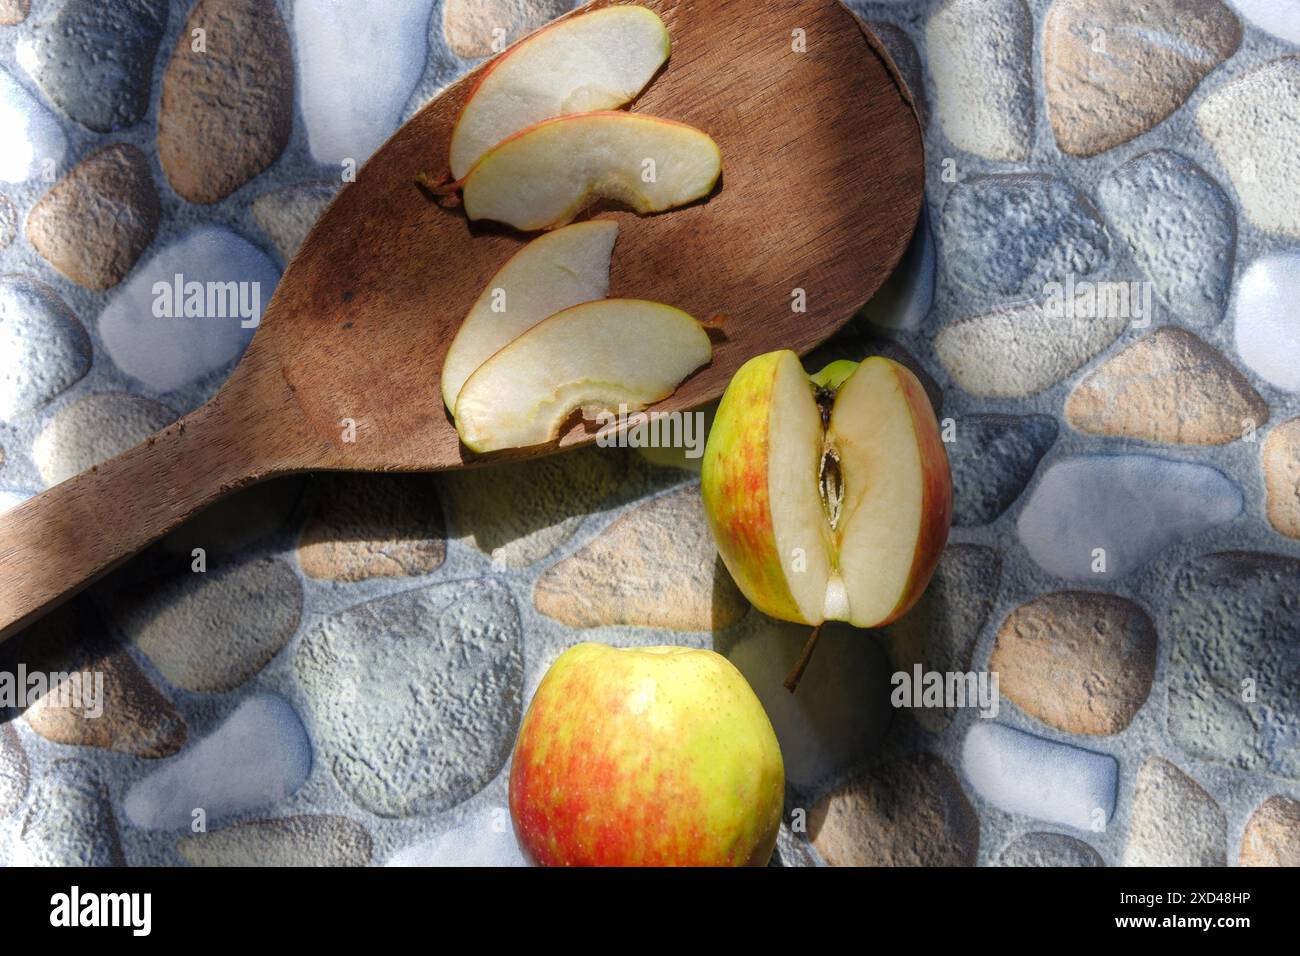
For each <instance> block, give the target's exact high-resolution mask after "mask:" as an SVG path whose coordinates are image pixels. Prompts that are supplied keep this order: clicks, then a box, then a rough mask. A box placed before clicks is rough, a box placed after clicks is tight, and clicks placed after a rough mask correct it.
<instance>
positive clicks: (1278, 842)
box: [1238, 796, 1300, 866]
mask: <svg viewBox="0 0 1300 956" xmlns="http://www.w3.org/2000/svg"><path fill="white" fill-rule="evenodd" d="M1238 863H1239V864H1240V865H1241V866H1300V802H1297V801H1295V800H1292V799H1291V798H1290V797H1283V796H1275V797H1269V798H1268V799H1267V800H1265V801H1264V802H1263V803H1262V804H1261V805H1260V807H1259V809H1258V810H1256V811H1255V812H1254V813H1253V814H1252V815H1251V818H1250V821H1249V822H1248V823H1247V824H1246V832H1245V833H1243V834H1242V837H1241V854H1240V856H1239V858H1238Z"/></svg>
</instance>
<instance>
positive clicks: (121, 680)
mask: <svg viewBox="0 0 1300 956" xmlns="http://www.w3.org/2000/svg"><path fill="white" fill-rule="evenodd" d="M19 663H21V664H23V665H25V667H26V669H27V672H28V673H42V674H67V675H69V676H68V678H67V679H65V680H62V681H59V682H58V683H57V684H56V685H55V686H54V687H52V688H50V689H49V691H48V692H47V693H46V694H45V695H44V696H42V697H41V698H40V699H39V700H37V701H36V702H34V703H32V704H31V705H30V706H29V707H28V708H27V710H26V711H25V712H24V715H23V716H24V718H25V719H26V721H27V724H28V726H30V727H31V728H32V730H34V731H35V732H36V733H38V734H40V736H42V737H44V738H45V739H46V740H51V741H53V742H54V743H58V744H66V745H68V746H73V747H96V748H98V749H100V750H108V751H112V752H113V753H121V754H130V755H131V756H135V757H169V756H171V755H172V754H174V753H176V752H177V751H179V750H180V749H181V747H183V746H184V745H185V741H186V739H187V737H188V735H189V731H188V728H187V727H186V724H185V718H184V717H182V716H181V714H180V712H179V711H178V710H177V709H176V707H175V706H174V705H173V704H172V702H171V700H170V699H168V697H167V696H166V695H165V694H164V693H163V692H162V691H161V690H159V689H158V688H157V687H156V686H154V684H153V682H152V681H150V680H149V678H148V677H146V676H145V674H144V673H143V672H142V671H141V670H140V668H139V667H137V666H136V664H135V662H134V661H133V660H132V659H131V657H130V655H129V654H127V653H126V652H125V651H124V650H123V649H122V648H121V647H120V646H119V645H118V644H117V643H116V642H115V641H113V640H111V639H110V638H109V637H108V636H107V634H106V633H105V631H104V629H103V626H102V625H101V623H100V622H99V621H98V620H97V619H96V618H95V617H94V615H93V614H92V613H91V612H89V611H87V610H86V609H85V608H84V607H83V606H81V605H78V604H70V605H65V606H64V607H61V608H59V609H58V610H56V611H54V612H53V613H52V614H50V615H48V616H46V617H44V618H42V619H41V620H40V621H38V622H37V623H36V624H34V625H32V626H31V627H30V628H28V629H27V630H26V631H24V632H23V634H22V635H21V636H20V637H18V638H17V639H16V640H15V642H14V643H13V644H12V645H11V646H8V647H6V648H5V657H4V663H3V664H0V670H7V671H10V672H11V673H12V672H14V671H15V670H16V667H17V665H18V664H19ZM73 675H77V677H76V682H75V683H74V682H73ZM87 675H89V680H90V684H86V683H85V682H86V680H87ZM101 680H102V683H100V681H101ZM87 693H91V694H94V695H95V696H96V697H98V698H99V699H98V700H93V699H91V698H88V697H87V696H86V694H87ZM101 694H102V696H101ZM89 704H93V705H94V706H95V709H96V710H99V708H102V712H99V713H96V712H95V711H88V708H87V705H89Z"/></svg>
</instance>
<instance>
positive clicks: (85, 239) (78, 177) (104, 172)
mask: <svg viewBox="0 0 1300 956" xmlns="http://www.w3.org/2000/svg"><path fill="white" fill-rule="evenodd" d="M159 215H160V207H159V205H158V190H157V189H156V188H155V187H154V184H153V176H152V174H151V173H150V171H149V160H148V158H147V157H146V156H145V155H144V153H142V152H140V150H138V149H136V148H135V147H134V146H131V145H130V144H128V143H118V144H116V145H114V146H109V147H108V148H106V149H101V150H100V151H99V152H97V153H94V154H92V155H91V156H89V157H88V158H86V159H85V160H83V161H82V162H80V163H78V164H77V166H76V167H75V168H74V169H73V170H72V172H70V173H68V175H67V177H66V178H65V179H63V180H62V181H61V182H60V183H59V184H58V185H56V186H55V187H54V188H53V189H51V190H50V191H49V192H48V193H46V194H45V195H44V196H43V197H42V198H41V199H40V201H39V202H37V203H36V205H35V206H33V207H32V211H31V213H30V214H29V215H28V217H27V238H28V239H29V240H31V243H32V245H33V246H35V247H36V251H37V252H39V253H40V254H41V255H42V256H44V257H45V258H46V260H48V261H49V263H50V265H52V266H54V268H56V269H58V270H59V271H60V272H61V273H63V274H64V275H65V276H67V277H68V278H69V279H71V280H72V281H73V282H75V283H77V284H78V285H83V286H85V287H86V288H88V289H97V290H98V289H107V288H109V287H111V286H114V285H116V284H117V283H118V282H120V281H121V280H122V278H123V277H124V276H125V275H126V274H127V273H128V272H130V271H131V267H132V266H134V265H135V262H136V260H137V259H138V258H139V257H140V253H142V252H144V250H145V249H146V248H147V247H148V245H149V243H150V242H152V241H153V237H154V233H155V232H156V231H157V229H158V217H159Z"/></svg>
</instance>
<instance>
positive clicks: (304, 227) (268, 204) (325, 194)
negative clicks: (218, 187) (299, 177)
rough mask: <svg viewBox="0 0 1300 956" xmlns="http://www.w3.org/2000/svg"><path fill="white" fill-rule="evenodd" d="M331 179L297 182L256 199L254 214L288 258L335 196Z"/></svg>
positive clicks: (281, 256) (287, 258)
mask: <svg viewBox="0 0 1300 956" xmlns="http://www.w3.org/2000/svg"><path fill="white" fill-rule="evenodd" d="M334 192H335V188H334V187H333V186H332V185H330V184H329V183H297V184H295V185H292V186H285V187H284V188H282V189H275V190H272V191H271V192H269V193H264V194H262V195H261V196H258V197H257V198H256V199H254V200H253V218H254V219H255V220H257V224H258V225H259V226H261V227H262V230H263V231H264V232H265V233H266V234H267V235H268V236H270V237H271V241H272V242H273V243H275V248H276V251H278V252H279V253H280V258H281V260H283V261H284V262H286V263H287V262H288V261H289V260H290V259H292V258H293V254H294V253H295V252H297V251H298V247H299V246H301V245H302V241H303V240H304V239H306V238H307V233H309V232H311V227H312V226H314V225H316V220H317V219H319V218H320V217H321V213H323V212H324V211H325V207H326V206H328V205H329V204H330V200H331V199H333V198H334Z"/></svg>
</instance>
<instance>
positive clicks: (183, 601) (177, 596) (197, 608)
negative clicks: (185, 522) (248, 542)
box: [111, 558, 302, 694]
mask: <svg viewBox="0 0 1300 956" xmlns="http://www.w3.org/2000/svg"><path fill="white" fill-rule="evenodd" d="M183 560H184V559H183ZM185 566H186V570H184V571H181V572H180V573H177V574H173V575H168V576H167V577H164V578H160V579H155V580H151V581H146V582H143V583H141V584H138V585H135V586H134V587H131V588H129V589H127V590H124V591H122V592H120V593H118V594H117V595H116V596H115V597H114V599H113V602H112V612H111V613H112V616H113V620H114V624H115V625H116V627H117V629H118V630H119V631H120V632H121V633H122V634H123V635H124V636H125V637H126V638H127V639H128V640H129V641H131V642H132V643H133V644H135V646H136V647H138V648H140V650H142V651H143V652H144V653H145V654H146V655H147V656H148V657H149V659H150V660H151V661H153V663H154V666H155V667H157V668H158V670H160V671H161V672H162V674H163V676H164V677H166V678H167V679H168V680H169V681H171V682H172V683H173V684H175V685H176V686H177V687H183V688H185V689H186V690H190V691H194V692H196V693H208V694H218V693H224V692H225V691H230V690H234V689H235V688H236V687H239V686H240V685H241V684H243V683H244V682H245V681H247V680H249V679H250V678H251V677H252V676H253V675H254V674H256V673H257V672H258V671H260V670H261V669H262V668H263V667H265V666H266V664H267V663H268V662H269V661H270V660H271V658H273V657H275V655H276V654H278V653H279V652H280V648H282V647H284V645H285V644H287V643H288V642H289V639H290V638H291V637H293V635H294V632H295V631H296V630H297V629H298V621H299V619H300V617H301V615H302V585H301V584H300V583H299V580H298V576H297V575H296V574H294V573H293V569H292V568H290V567H289V565H288V564H286V563H285V562H283V561H280V560H277V559H274V558H257V559H254V560H249V561H239V562H233V563H225V562H220V561H214V562H213V563H212V564H210V565H209V566H208V570H207V571H204V572H202V573H198V572H194V571H191V570H190V568H189V561H185Z"/></svg>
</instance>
